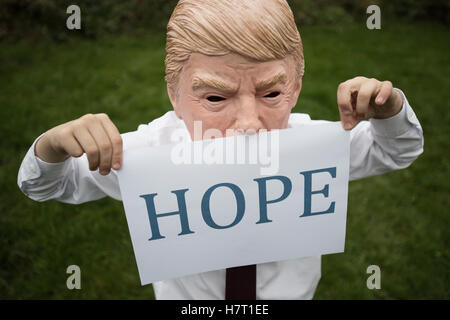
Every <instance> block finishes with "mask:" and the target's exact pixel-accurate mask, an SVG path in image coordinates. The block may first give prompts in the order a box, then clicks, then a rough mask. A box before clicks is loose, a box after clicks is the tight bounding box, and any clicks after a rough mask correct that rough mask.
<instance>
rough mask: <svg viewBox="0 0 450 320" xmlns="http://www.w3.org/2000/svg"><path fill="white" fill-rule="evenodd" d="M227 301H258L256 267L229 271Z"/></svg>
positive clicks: (226, 291) (229, 269) (230, 269)
mask: <svg viewBox="0 0 450 320" xmlns="http://www.w3.org/2000/svg"><path fill="white" fill-rule="evenodd" d="M225 300H256V265H255V264H252V265H249V266H242V267H234V268H228V269H227V275H226V286H225Z"/></svg>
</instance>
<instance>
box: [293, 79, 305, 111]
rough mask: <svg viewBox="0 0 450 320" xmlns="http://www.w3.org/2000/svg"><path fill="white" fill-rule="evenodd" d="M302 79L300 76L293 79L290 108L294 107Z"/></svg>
mask: <svg viewBox="0 0 450 320" xmlns="http://www.w3.org/2000/svg"><path fill="white" fill-rule="evenodd" d="M302 80H303V78H302V77H300V78H298V80H296V81H295V88H294V93H293V94H292V107H291V108H294V107H295V105H296V104H297V101H298V97H299V96H300V91H302Z"/></svg>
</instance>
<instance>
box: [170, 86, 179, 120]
mask: <svg viewBox="0 0 450 320" xmlns="http://www.w3.org/2000/svg"><path fill="white" fill-rule="evenodd" d="M167 94H168V95H169V100H170V103H171V104H172V108H173V110H174V111H175V115H176V116H177V117H178V118H180V119H182V117H181V114H180V110H179V107H178V101H177V100H178V99H177V94H176V92H175V91H174V90H173V89H172V88H169V85H167Z"/></svg>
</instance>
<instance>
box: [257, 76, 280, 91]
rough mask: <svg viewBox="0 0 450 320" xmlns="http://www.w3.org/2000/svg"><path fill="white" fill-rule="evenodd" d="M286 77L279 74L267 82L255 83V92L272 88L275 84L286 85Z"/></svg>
mask: <svg viewBox="0 0 450 320" xmlns="http://www.w3.org/2000/svg"><path fill="white" fill-rule="evenodd" d="M286 82H287V76H286V74H285V73H284V72H280V73H278V74H277V75H275V76H273V77H272V78H269V79H267V80H263V81H259V82H257V83H256V91H259V92H261V91H265V90H268V89H270V88H272V87H273V86H274V85H276V84H277V83H281V84H286Z"/></svg>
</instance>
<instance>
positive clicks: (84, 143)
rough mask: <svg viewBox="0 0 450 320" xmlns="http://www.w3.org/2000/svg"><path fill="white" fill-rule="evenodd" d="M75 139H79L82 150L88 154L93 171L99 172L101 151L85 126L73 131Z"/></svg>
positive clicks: (90, 167) (79, 126) (77, 127)
mask: <svg viewBox="0 0 450 320" xmlns="http://www.w3.org/2000/svg"><path fill="white" fill-rule="evenodd" d="M73 133H74V137H75V138H76V139H77V141H78V143H79V144H80V146H81V148H82V149H83V150H84V152H85V153H86V156H87V158H88V162H89V169H90V170H91V171H94V170H97V168H98V165H99V150H98V147H97V144H96V143H95V140H94V138H93V137H92V136H91V134H90V132H89V131H88V129H87V128H86V127H84V126H83V125H77V126H76V128H75V129H74V130H73Z"/></svg>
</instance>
